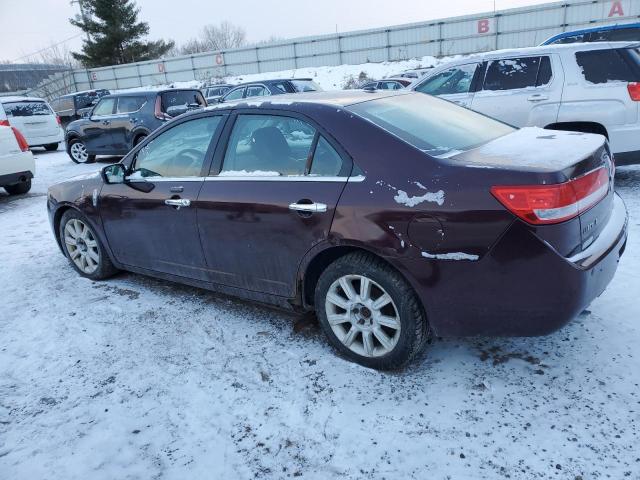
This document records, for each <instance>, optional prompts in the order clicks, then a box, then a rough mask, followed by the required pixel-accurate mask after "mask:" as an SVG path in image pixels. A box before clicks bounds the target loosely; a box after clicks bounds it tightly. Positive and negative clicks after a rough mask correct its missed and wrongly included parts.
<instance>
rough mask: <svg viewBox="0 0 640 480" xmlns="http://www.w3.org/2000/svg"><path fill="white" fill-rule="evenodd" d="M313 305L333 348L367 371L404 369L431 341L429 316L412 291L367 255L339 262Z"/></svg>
mask: <svg viewBox="0 0 640 480" xmlns="http://www.w3.org/2000/svg"><path fill="white" fill-rule="evenodd" d="M315 305H316V313H317V315H318V319H319V321H320V324H321V326H322V329H323V330H324V332H325V334H326V335H327V338H328V339H329V342H330V343H331V345H333V346H334V347H335V348H336V349H337V350H338V351H339V352H340V353H341V354H342V355H344V356H345V357H347V358H348V359H350V360H352V361H355V362H357V363H359V364H361V365H364V366H366V367H370V368H376V369H381V370H389V369H397V368H400V367H402V366H404V365H406V364H407V363H408V362H410V361H411V360H413V359H414V358H415V357H416V356H417V355H418V354H419V353H420V352H421V351H422V350H423V349H424V347H425V345H426V343H427V340H428V339H429V334H430V329H429V325H428V323H427V320H426V316H425V314H424V312H423V309H422V308H421V305H420V302H419V300H418V298H417V296H416V294H415V293H414V292H413V289H412V288H411V286H410V285H409V284H408V283H407V282H406V280H405V279H404V278H402V276H401V275H400V274H399V273H398V272H396V271H395V270H393V269H392V268H391V267H389V266H388V265H387V264H385V263H384V262H382V261H381V260H379V259H377V258H375V257H373V256H371V255H368V254H366V253H354V254H349V255H346V256H344V257H341V258H339V259H338V260H336V261H335V262H334V263H332V264H331V265H330V266H329V267H328V268H327V269H326V270H325V271H324V272H323V273H322V275H321V276H320V279H319V281H318V286H317V288H316V292H315Z"/></svg>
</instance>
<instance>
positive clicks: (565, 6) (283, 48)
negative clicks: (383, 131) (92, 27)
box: [32, 0, 640, 98]
mask: <svg viewBox="0 0 640 480" xmlns="http://www.w3.org/2000/svg"><path fill="white" fill-rule="evenodd" d="M638 18H640V0H569V1H564V2H554V3H548V4H543V5H536V6H530V7H521V8H514V9H508V10H501V11H497V12H492V13H490V14H478V15H467V16H462V17H453V18H446V19H441V20H433V21H429V22H420V23H412V24H406V25H399V26H394V27H388V28H376V29H370V30H362V31H355V32H349V33H336V34H330V35H319V36H315V37H304V38H298V39H293V40H287V41H280V42H273V43H268V44H261V45H256V46H252V47H245V48H237V49H233V50H226V51H220V52H207V53H201V54H196V55H188V56H181V57H173V58H165V59H159V60H152V61H146V62H138V63H131V64H126V65H117V66H112V67H102V68H92V69H83V70H74V71H73V72H71V73H69V74H66V75H57V76H56V77H55V78H53V79H52V80H51V81H49V82H48V83H47V84H42V85H39V86H38V87H37V88H36V89H34V91H33V92H32V94H40V95H42V96H45V97H49V98H51V97H54V96H58V95H60V94H63V93H68V92H70V91H80V90H86V89H92V88H107V89H110V90H113V89H126V88H133V87H141V86H147V85H160V84H169V83H172V82H178V81H189V80H201V81H208V80H210V79H214V78H221V77H226V76H236V75H244V74H251V73H263V72H274V71H280V70H294V69H299V68H305V67H320V66H334V65H343V64H362V63H368V62H383V61H398V60H406V59H410V58H416V57H423V56H427V55H431V56H435V57H441V56H446V55H457V54H470V53H477V52H483V51H488V50H495V49H500V48H514V47H526V46H533V45H538V44H540V43H541V42H543V41H544V40H545V39H547V38H548V37H550V36H552V35H555V34H557V33H560V32H564V31H567V30H574V29H579V28H585V27H592V26H596V25H603V24H611V23H629V22H632V21H637V19H638Z"/></svg>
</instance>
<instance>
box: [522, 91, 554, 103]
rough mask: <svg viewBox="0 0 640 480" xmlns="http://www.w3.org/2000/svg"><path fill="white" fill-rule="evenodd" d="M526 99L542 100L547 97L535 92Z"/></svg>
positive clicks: (532, 100) (531, 100) (547, 98)
mask: <svg viewBox="0 0 640 480" xmlns="http://www.w3.org/2000/svg"><path fill="white" fill-rule="evenodd" d="M527 100H529V101H530V102H542V101H543V100H549V97H547V96H546V95H541V94H539V93H536V94H535V95H531V96H530V97H529V98H527Z"/></svg>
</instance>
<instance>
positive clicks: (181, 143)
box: [131, 116, 222, 178]
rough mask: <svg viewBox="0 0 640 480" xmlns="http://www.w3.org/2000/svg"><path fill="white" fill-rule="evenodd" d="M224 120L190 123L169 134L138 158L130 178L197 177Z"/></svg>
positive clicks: (138, 154)
mask: <svg viewBox="0 0 640 480" xmlns="http://www.w3.org/2000/svg"><path fill="white" fill-rule="evenodd" d="M221 119H222V117H221V116H211V117H204V118H198V119H195V120H189V121H187V122H183V123H180V124H178V125H176V126H175V127H173V128H171V129H169V130H166V131H165V132H163V133H162V134H160V135H159V136H157V137H156V138H154V139H153V140H151V141H150V142H149V143H148V144H147V145H145V146H144V147H143V148H142V149H141V150H140V151H139V152H138V153H137V154H136V158H135V161H134V164H133V168H132V173H131V175H132V176H133V177H134V178H135V177H197V176H200V174H201V171H202V166H203V164H204V160H205V157H206V155H207V150H208V148H209V144H210V143H211V139H212V138H213V137H214V136H215V134H216V129H217V128H218V126H219V125H220V121H221Z"/></svg>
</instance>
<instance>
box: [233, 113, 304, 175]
mask: <svg viewBox="0 0 640 480" xmlns="http://www.w3.org/2000/svg"><path fill="white" fill-rule="evenodd" d="M315 133H316V130H315V128H313V127H312V126H311V125H309V124H308V123H306V122H303V121H301V120H298V119H296V118H292V117H284V116H279V115H239V116H238V118H237V119H236V122H235V124H234V126H233V131H232V133H231V137H230V138H229V144H228V145H227V151H226V153H225V157H224V161H223V164H222V171H221V172H220V175H223V176H234V175H260V176H264V175H268V176H277V175H283V176H296V175H304V171H305V167H306V164H307V159H308V158H309V152H310V151H311V146H312V145H313V139H314V136H315Z"/></svg>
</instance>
